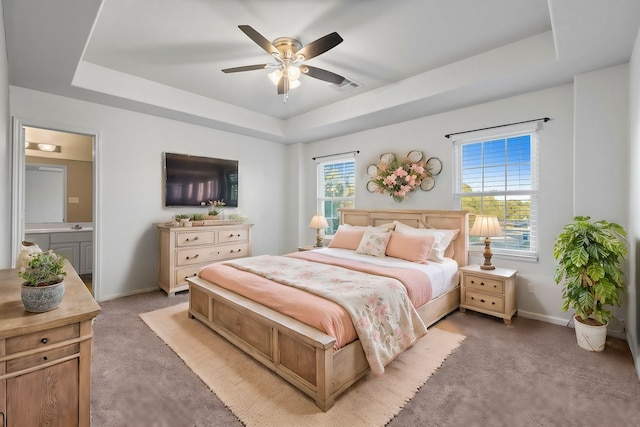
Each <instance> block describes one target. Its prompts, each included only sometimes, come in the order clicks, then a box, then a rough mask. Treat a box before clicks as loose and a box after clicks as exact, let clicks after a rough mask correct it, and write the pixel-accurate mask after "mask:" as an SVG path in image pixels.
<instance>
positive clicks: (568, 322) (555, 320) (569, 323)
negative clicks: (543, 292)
mask: <svg viewBox="0 0 640 427" xmlns="http://www.w3.org/2000/svg"><path fill="white" fill-rule="evenodd" d="M518 316H520V317H524V318H526V319H533V320H539V321H541V322H547V323H552V324H554V325H560V326H566V327H569V328H574V325H573V316H572V317H571V318H568V319H563V318H562V317H554V316H546V315H542V314H538V313H532V312H530V311H524V310H518ZM610 323H611V322H610ZM607 335H608V336H611V337H615V338H620V339H623V340H626V339H627V336H626V333H625V330H624V326H623V328H622V330H617V329H613V328H609V329H607Z"/></svg>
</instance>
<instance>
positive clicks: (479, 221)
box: [469, 215, 502, 270]
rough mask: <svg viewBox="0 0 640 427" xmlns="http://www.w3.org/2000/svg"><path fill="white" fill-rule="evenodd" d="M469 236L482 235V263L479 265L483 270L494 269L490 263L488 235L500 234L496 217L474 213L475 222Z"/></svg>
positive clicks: (490, 254) (495, 235) (489, 240)
mask: <svg viewBox="0 0 640 427" xmlns="http://www.w3.org/2000/svg"><path fill="white" fill-rule="evenodd" d="M469 235H470V236H479V237H484V253H483V255H484V264H483V265H481V266H480V268H481V269H483V270H494V269H495V268H496V267H495V266H494V265H493V264H491V257H492V256H493V254H492V253H491V239H489V237H497V236H502V228H501V227H500V223H499V222H498V218H497V217H495V216H492V215H476V222H474V223H473V227H471V231H469Z"/></svg>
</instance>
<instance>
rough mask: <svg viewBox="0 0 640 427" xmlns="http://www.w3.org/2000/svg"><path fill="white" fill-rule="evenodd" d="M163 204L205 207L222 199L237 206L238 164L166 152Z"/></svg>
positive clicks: (233, 161)
mask: <svg viewBox="0 0 640 427" xmlns="http://www.w3.org/2000/svg"><path fill="white" fill-rule="evenodd" d="M164 178H165V187H164V205H165V206H202V204H203V203H204V204H206V203H207V202H208V201H210V200H212V201H213V200H223V201H224V203H225V206H230V207H237V206H238V161H237V160H225V159H215V158H211V157H199V156H190V155H187V154H175V153H164Z"/></svg>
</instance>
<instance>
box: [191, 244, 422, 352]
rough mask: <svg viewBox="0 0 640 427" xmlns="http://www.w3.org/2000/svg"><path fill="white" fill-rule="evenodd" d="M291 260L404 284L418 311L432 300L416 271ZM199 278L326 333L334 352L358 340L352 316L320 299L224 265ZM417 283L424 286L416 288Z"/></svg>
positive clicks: (312, 257) (318, 258) (316, 258)
mask: <svg viewBox="0 0 640 427" xmlns="http://www.w3.org/2000/svg"><path fill="white" fill-rule="evenodd" d="M288 256H292V257H296V258H303V259H307V260H309V261H312V262H325V263H329V264H334V265H339V266H342V267H344V268H352V269H355V268H356V266H355V264H357V265H358V268H357V269H358V270H360V268H363V269H364V270H360V271H365V272H368V273H371V274H378V275H382V276H387V277H393V278H396V279H398V280H400V281H401V282H402V283H403V284H405V286H407V284H409V285H408V288H407V293H408V294H409V297H410V299H411V301H412V303H413V304H414V306H415V307H419V306H420V305H422V304H420V302H421V301H423V300H424V302H428V301H429V298H430V297H431V286H430V284H429V281H428V277H427V276H426V275H425V274H423V273H420V272H417V271H412V270H404V269H394V268H389V267H380V266H375V265H366V264H362V263H354V262H353V261H347V260H344V261H343V260H339V259H336V258H333V257H328V256H325V255H321V254H314V253H313V252H298V253H292V254H289V255H288ZM348 264H351V266H350V267H349V266H347V265H348ZM375 270H378V273H376V272H375ZM199 276H200V277H201V278H202V279H204V280H208V281H209V282H212V283H215V284H216V285H218V286H220V287H223V288H225V289H228V290H230V291H232V292H235V293H237V294H239V295H242V296H244V297H246V298H249V299H251V300H253V301H256V302H258V303H260V304H262V305H264V306H267V307H269V308H271V309H273V310H276V311H278V312H280V313H282V314H285V315H287V316H290V317H293V318H295V319H297V320H299V321H301V322H303V323H306V324H307V325H309V326H313V327H314V328H316V329H319V330H321V331H323V332H324V333H326V334H327V335H329V336H332V337H334V338H335V339H336V344H335V345H334V348H335V349H339V348H341V347H343V346H344V345H346V344H349V343H350V342H352V341H354V340H355V339H356V338H357V334H356V330H355V328H354V327H353V323H352V321H351V317H350V316H349V313H348V312H347V311H346V310H345V309H344V308H343V307H341V306H340V305H339V304H336V303H334V302H332V301H329V300H327V299H324V298H322V297H319V296H317V295H313V294H310V293H308V292H306V291H303V290H301V289H297V288H293V287H290V286H287V285H283V284H280V283H277V282H273V281H271V280H269V279H266V278H264V277H261V276H258V275H255V274H253V273H249V272H246V271H242V270H238V269H236V268H234V267H231V266H229V265H226V264H224V263H222V262H221V263H215V264H210V265H208V266H206V267H203V268H202V269H201V270H200V273H199ZM417 281H418V282H421V283H422V284H421V285H419V284H417ZM420 288H426V289H427V290H426V291H425V290H422V291H420V290H419V289H420ZM410 289H411V290H410ZM416 295H417V300H415V301H414V299H413V298H414V297H415V296H416ZM425 298H426V300H425ZM424 302H422V303H424ZM416 303H418V305H416Z"/></svg>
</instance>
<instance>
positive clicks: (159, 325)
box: [140, 303, 465, 427]
mask: <svg viewBox="0 0 640 427" xmlns="http://www.w3.org/2000/svg"><path fill="white" fill-rule="evenodd" d="M187 308H188V303H182V304H178V305H175V306H171V307H167V308H163V309H160V310H156V311H152V312H149V313H142V314H140V317H141V318H142V320H143V321H144V322H145V323H146V324H147V326H149V328H151V330H152V331H153V332H154V333H155V334H156V335H158V337H160V339H162V340H163V341H164V342H165V343H166V344H167V345H168V346H169V347H170V348H171V349H172V350H173V351H174V352H176V354H177V355H178V356H179V357H180V358H181V359H182V360H183V361H184V362H185V363H186V365H187V366H188V367H189V368H190V369H191V370H192V371H193V372H194V373H195V374H196V375H197V376H198V377H199V378H200V379H201V380H202V381H203V382H204V383H205V384H207V386H208V387H209V388H210V389H211V390H212V391H213V392H214V393H215V394H216V395H217V396H218V397H219V398H220V400H222V401H223V402H224V403H225V405H227V407H229V409H231V411H233V413H234V414H235V415H236V416H237V417H238V419H240V420H241V421H242V422H243V423H244V424H245V425H247V426H264V427H268V426H338V425H348V426H367V427H369V426H376V425H378V426H384V425H385V424H387V423H388V422H389V421H390V420H391V419H392V418H393V417H394V416H395V415H396V414H398V412H400V410H401V409H402V407H403V406H404V405H405V404H406V403H407V402H408V401H409V400H411V398H412V397H413V396H414V395H415V393H416V391H417V390H418V389H420V387H421V386H422V385H423V384H425V382H426V381H427V380H428V379H429V377H430V376H431V374H433V373H434V372H435V371H436V370H437V369H438V368H439V367H440V366H441V365H442V363H443V362H444V361H445V359H446V358H447V357H448V356H449V355H450V354H451V353H452V352H453V351H454V350H455V349H456V348H457V347H458V346H459V345H460V343H461V342H462V341H463V340H464V338H465V337H464V336H463V335H460V334H456V333H453V332H448V331H444V330H441V329H438V328H437V327H431V328H429V332H428V333H427V335H426V336H425V337H423V338H422V339H421V340H420V341H418V342H417V343H416V344H415V345H414V346H413V347H412V348H410V349H409V350H407V351H405V352H404V353H403V354H401V355H400V356H399V357H398V358H397V359H396V360H394V361H393V362H392V363H391V364H389V365H388V366H387V367H386V369H385V374H384V375H383V376H380V377H374V376H373V375H371V374H369V375H367V376H365V377H364V378H363V379H361V380H360V381H359V382H357V383H356V384H354V385H353V386H352V387H351V388H350V389H348V390H347V391H346V392H345V393H343V394H342V395H341V396H339V397H338V398H337V399H336V402H335V405H334V406H333V408H331V409H330V410H329V411H328V412H322V411H321V410H320V409H318V407H317V406H316V405H315V404H314V402H313V401H312V400H311V399H310V398H309V397H307V396H306V395H305V394H303V393H302V392H300V391H298V390H296V389H295V388H294V387H293V386H291V385H290V384H289V383H287V382H286V381H284V380H283V379H281V378H280V377H278V376H277V375H276V374H274V373H272V372H271V371H270V370H269V369H267V368H265V367H264V366H262V365H261V364H259V363H258V362H256V361H255V360H253V359H252V358H251V357H250V356H247V355H245V354H244V353H243V352H242V351H240V350H238V349H237V348H236V347H234V346H233V345H231V344H229V343H228V342H227V341H226V340H225V339H224V338H221V337H220V336H219V335H217V334H216V333H215V332H213V331H212V330H210V329H209V328H207V327H206V326H204V325H203V324H202V323H200V322H199V321H197V320H196V319H189V318H188V316H187Z"/></svg>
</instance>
